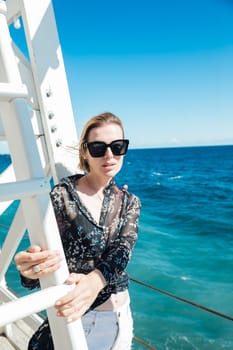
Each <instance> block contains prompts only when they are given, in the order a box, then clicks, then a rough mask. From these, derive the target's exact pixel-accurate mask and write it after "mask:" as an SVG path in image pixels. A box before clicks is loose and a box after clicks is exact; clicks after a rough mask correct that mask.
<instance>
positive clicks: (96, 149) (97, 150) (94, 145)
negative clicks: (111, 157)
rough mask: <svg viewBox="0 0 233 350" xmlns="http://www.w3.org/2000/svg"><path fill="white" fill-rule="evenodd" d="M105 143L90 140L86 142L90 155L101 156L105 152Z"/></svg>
mask: <svg viewBox="0 0 233 350" xmlns="http://www.w3.org/2000/svg"><path fill="white" fill-rule="evenodd" d="M106 148H107V147H106V145H105V143H104V142H91V143H89V144H88V150H89V152H90V155H91V156H92V157H103V156H104V154H105V152H106Z"/></svg>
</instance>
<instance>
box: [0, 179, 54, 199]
mask: <svg viewBox="0 0 233 350" xmlns="http://www.w3.org/2000/svg"><path fill="white" fill-rule="evenodd" d="M50 190H51V187H50V183H49V179H46V178H45V177H42V178H38V179H32V180H24V181H16V182H9V183H4V184H0V201H9V200H14V199H21V198H25V197H28V196H35V195H39V194H42V193H45V192H47V193H48V192H49V191H50Z"/></svg>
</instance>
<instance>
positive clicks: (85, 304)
mask: <svg viewBox="0 0 233 350" xmlns="http://www.w3.org/2000/svg"><path fill="white" fill-rule="evenodd" d="M66 283H67V284H73V283H75V284H76V286H75V287H74V289H72V291H70V292H69V293H68V294H66V295H65V296H64V297H62V298H60V299H59V300H58V301H57V302H56V304H55V307H56V309H57V316H61V317H66V318H67V321H68V322H72V321H75V320H77V319H79V318H80V317H81V316H82V315H83V314H84V313H85V312H86V311H87V310H88V309H89V307H90V306H91V305H92V303H93V302H94V301H95V299H96V297H97V295H98V294H99V292H100V291H101V289H102V288H104V287H105V285H106V282H105V279H104V278H103V276H102V274H101V272H100V271H98V270H94V271H92V272H90V273H89V274H87V275H84V274H77V273H72V274H70V276H69V278H68V279H67V281H66Z"/></svg>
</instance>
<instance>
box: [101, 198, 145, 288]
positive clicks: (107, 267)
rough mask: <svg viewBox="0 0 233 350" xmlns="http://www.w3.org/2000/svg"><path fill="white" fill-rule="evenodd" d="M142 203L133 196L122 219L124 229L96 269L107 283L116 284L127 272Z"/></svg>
mask: <svg viewBox="0 0 233 350" xmlns="http://www.w3.org/2000/svg"><path fill="white" fill-rule="evenodd" d="M140 209H141V202H140V200H139V199H138V198H137V197H136V196H134V195H131V197H130V198H129V204H128V206H127V208H126V212H125V213H124V214H123V217H122V227H121V232H120V233H119V236H118V238H116V239H115V240H114V241H112V242H111V243H110V244H109V246H108V248H107V249H106V251H105V252H104V254H103V255H102V258H101V261H100V263H99V264H97V265H96V268H97V269H98V270H99V271H100V272H101V273H102V275H103V277H104V278H105V280H106V282H107V283H114V282H115V280H116V279H117V277H118V274H119V273H120V272H122V271H124V270H125V268H126V266H127V264H128V262H129V260H130V258H131V255H132V250H133V248H134V245H135V243H136V241H137V237H138V219H139V215H140Z"/></svg>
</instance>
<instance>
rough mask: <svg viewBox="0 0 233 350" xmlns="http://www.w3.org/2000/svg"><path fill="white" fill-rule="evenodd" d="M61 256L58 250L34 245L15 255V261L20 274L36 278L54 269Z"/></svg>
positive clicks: (58, 264)
mask: <svg viewBox="0 0 233 350" xmlns="http://www.w3.org/2000/svg"><path fill="white" fill-rule="evenodd" d="M61 260H62V258H61V255H60V253H59V252H58V251H51V250H42V249H41V248H40V247H39V246H37V245H34V246H31V247H29V248H28V249H27V251H23V252H20V253H18V254H16V255H15V263H16V267H17V269H18V270H19V271H20V273H21V275H23V276H24V277H27V278H31V279H37V278H40V277H43V276H46V275H48V274H49V273H52V272H54V271H56V270H57V269H58V268H59V267H60V262H61Z"/></svg>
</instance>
